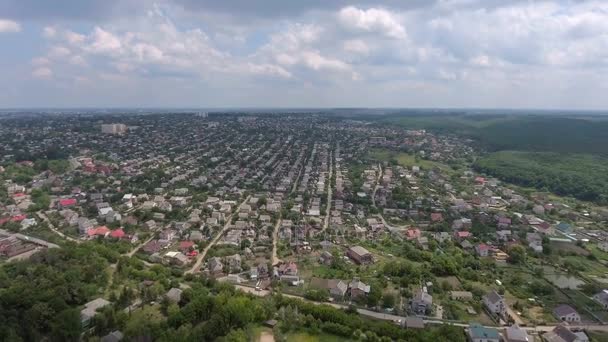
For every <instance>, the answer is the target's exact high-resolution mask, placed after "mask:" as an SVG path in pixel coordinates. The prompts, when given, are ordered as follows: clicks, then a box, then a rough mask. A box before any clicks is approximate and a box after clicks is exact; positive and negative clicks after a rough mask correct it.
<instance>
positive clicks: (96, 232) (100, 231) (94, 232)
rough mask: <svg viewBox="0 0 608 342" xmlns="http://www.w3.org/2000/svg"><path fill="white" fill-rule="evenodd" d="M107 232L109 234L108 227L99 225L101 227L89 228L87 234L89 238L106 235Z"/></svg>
mask: <svg viewBox="0 0 608 342" xmlns="http://www.w3.org/2000/svg"><path fill="white" fill-rule="evenodd" d="M108 234H110V229H109V228H108V227H106V226H101V227H97V228H95V229H89V230H88V231H87V235H88V236H89V238H95V237H98V236H100V237H106V236H107V235H108Z"/></svg>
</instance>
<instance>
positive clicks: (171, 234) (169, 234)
mask: <svg viewBox="0 0 608 342" xmlns="http://www.w3.org/2000/svg"><path fill="white" fill-rule="evenodd" d="M158 238H159V239H160V240H161V241H171V240H173V239H174V238H175V231H174V230H172V229H165V230H163V231H162V232H160V234H158Z"/></svg>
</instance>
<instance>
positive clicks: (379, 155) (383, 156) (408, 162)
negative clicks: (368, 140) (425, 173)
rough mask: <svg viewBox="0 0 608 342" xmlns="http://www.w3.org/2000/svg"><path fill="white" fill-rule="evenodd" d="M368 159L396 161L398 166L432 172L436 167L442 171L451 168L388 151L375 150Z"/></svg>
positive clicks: (403, 153)
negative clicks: (415, 167)
mask: <svg viewBox="0 0 608 342" xmlns="http://www.w3.org/2000/svg"><path fill="white" fill-rule="evenodd" d="M368 157H369V158H370V159H373V160H377V161H382V162H385V161H386V162H390V161H392V160H394V161H396V162H397V164H399V165H401V166H404V167H408V168H411V167H412V166H420V167H421V168H422V169H426V170H430V169H433V168H435V167H437V168H440V169H442V170H446V171H450V170H451V168H450V167H449V166H447V165H445V164H442V163H439V162H435V161H432V160H425V159H418V158H416V157H415V156H414V155H412V154H409V153H405V152H395V151H391V150H386V149H380V148H375V149H372V150H370V152H369V154H368Z"/></svg>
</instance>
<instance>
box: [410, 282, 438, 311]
mask: <svg viewBox="0 0 608 342" xmlns="http://www.w3.org/2000/svg"><path fill="white" fill-rule="evenodd" d="M410 309H411V311H412V312H413V313H414V314H416V315H421V316H426V315H428V314H430V313H431V311H432V310H433V296H431V295H430V294H428V292H427V290H426V287H423V288H421V289H419V290H418V291H417V292H416V294H414V297H413V298H412V299H411V300H410Z"/></svg>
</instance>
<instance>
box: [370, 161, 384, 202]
mask: <svg viewBox="0 0 608 342" xmlns="http://www.w3.org/2000/svg"><path fill="white" fill-rule="evenodd" d="M382 172H383V171H382V165H380V164H378V177H376V186H374V192H372V205H373V206H374V207H375V206H376V191H378V186H379V185H380V178H382Z"/></svg>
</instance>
